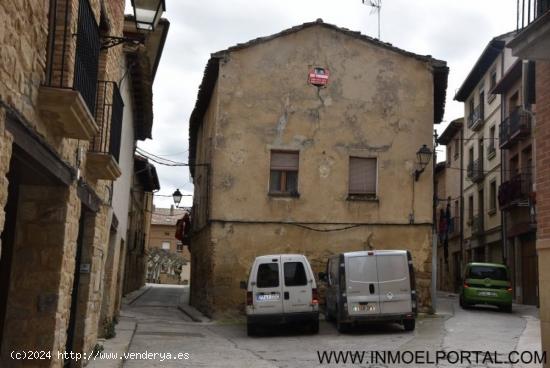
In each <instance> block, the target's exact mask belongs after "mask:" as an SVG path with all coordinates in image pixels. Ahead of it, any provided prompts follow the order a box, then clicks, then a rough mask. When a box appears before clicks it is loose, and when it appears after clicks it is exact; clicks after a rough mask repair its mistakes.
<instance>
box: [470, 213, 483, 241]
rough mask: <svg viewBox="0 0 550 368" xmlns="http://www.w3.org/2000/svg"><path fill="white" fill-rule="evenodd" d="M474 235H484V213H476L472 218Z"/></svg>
mask: <svg viewBox="0 0 550 368" xmlns="http://www.w3.org/2000/svg"><path fill="white" fill-rule="evenodd" d="M471 226H472V236H479V235H483V232H484V230H483V215H482V214H480V215H476V216H474V217H472V219H471Z"/></svg>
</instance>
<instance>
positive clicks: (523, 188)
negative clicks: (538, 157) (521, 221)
mask: <svg viewBox="0 0 550 368" xmlns="http://www.w3.org/2000/svg"><path fill="white" fill-rule="evenodd" d="M532 192H533V176H532V175H531V173H521V174H518V175H516V176H514V177H513V178H511V179H510V180H508V181H505V182H504V183H502V184H501V185H500V187H499V188H498V203H499V205H500V208H502V209H503V210H504V209H509V208H511V207H514V206H521V205H522V204H524V205H528V204H529V196H530V195H531V193H532Z"/></svg>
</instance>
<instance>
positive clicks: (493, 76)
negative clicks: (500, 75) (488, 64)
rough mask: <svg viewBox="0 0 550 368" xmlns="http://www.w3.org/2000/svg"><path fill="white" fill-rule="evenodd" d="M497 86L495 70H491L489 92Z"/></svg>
mask: <svg viewBox="0 0 550 368" xmlns="http://www.w3.org/2000/svg"><path fill="white" fill-rule="evenodd" d="M496 85H497V70H496V69H493V70H492V71H491V79H490V81H489V90H492V89H493V88H495V86H496Z"/></svg>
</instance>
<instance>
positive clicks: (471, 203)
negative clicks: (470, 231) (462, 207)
mask: <svg viewBox="0 0 550 368" xmlns="http://www.w3.org/2000/svg"><path fill="white" fill-rule="evenodd" d="M473 220H474V196H473V195H471V196H469V197H468V222H470V224H471V223H472V221H473Z"/></svg>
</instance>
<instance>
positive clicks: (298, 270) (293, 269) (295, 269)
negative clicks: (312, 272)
mask: <svg viewBox="0 0 550 368" xmlns="http://www.w3.org/2000/svg"><path fill="white" fill-rule="evenodd" d="M284 269H285V285H286V286H303V285H307V277H306V270H305V268H304V264H303V263H302V262H285V268H284Z"/></svg>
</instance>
